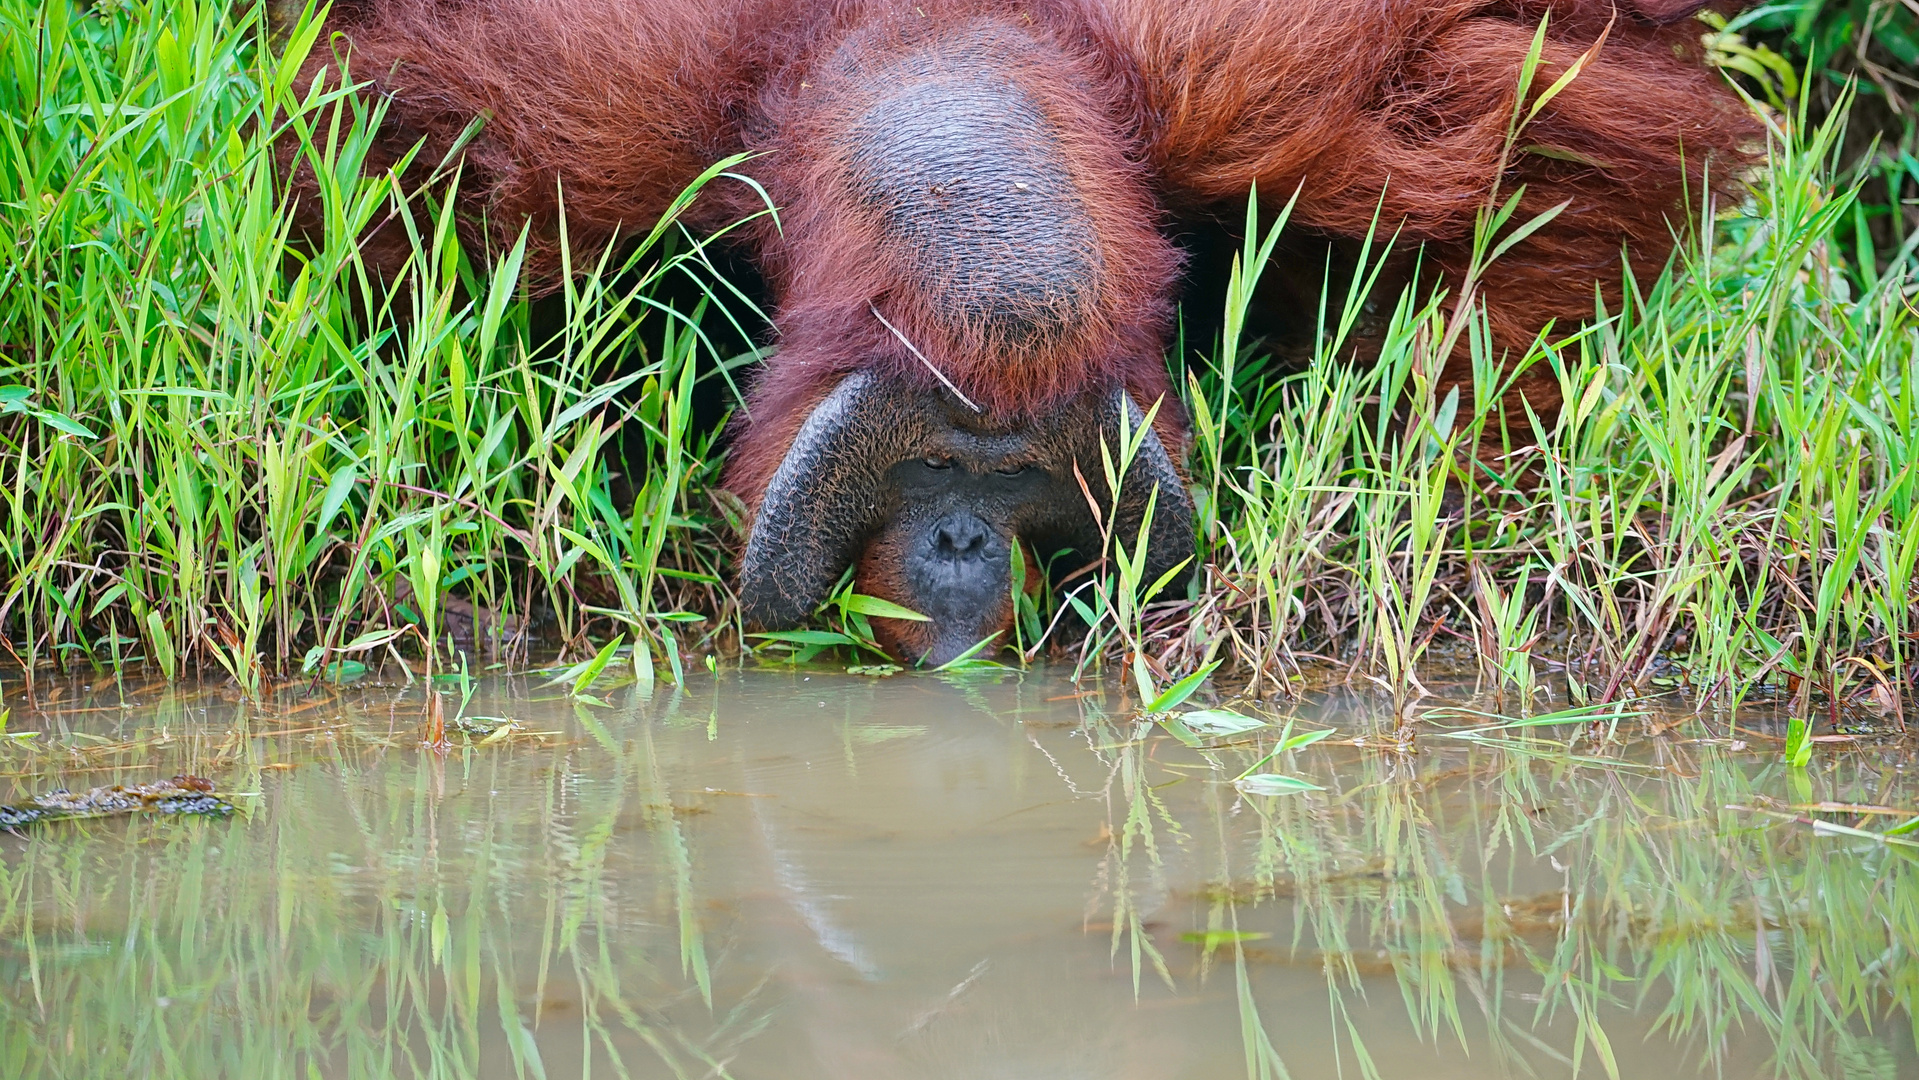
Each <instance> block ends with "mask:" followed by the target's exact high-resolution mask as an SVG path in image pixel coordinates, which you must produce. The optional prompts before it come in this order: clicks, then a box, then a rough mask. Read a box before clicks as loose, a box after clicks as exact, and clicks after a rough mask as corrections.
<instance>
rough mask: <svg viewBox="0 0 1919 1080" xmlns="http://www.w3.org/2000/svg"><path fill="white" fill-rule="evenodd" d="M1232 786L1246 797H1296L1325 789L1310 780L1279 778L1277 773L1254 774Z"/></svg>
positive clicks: (1240, 779)
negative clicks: (1246, 795)
mask: <svg viewBox="0 0 1919 1080" xmlns="http://www.w3.org/2000/svg"><path fill="white" fill-rule="evenodd" d="M1233 786H1234V787H1236V788H1238V789H1239V790H1241V791H1243V792H1245V793H1246V794H1248V795H1298V794H1299V793H1301V792H1305V791H1324V790H1326V789H1325V788H1322V787H1320V786H1319V785H1318V784H1315V783H1313V782H1312V781H1310V780H1301V779H1300V778H1299V777H1297V776H1281V775H1280V774H1279V773H1254V774H1253V775H1251V776H1242V777H1240V778H1239V779H1238V780H1235V781H1233Z"/></svg>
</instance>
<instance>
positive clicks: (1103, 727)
mask: <svg viewBox="0 0 1919 1080" xmlns="http://www.w3.org/2000/svg"><path fill="white" fill-rule="evenodd" d="M10 688H12V689H15V690H16V691H17V683H13V684H10ZM56 689H57V692H55V691H49V690H48V684H46V683H44V682H43V683H42V684H41V685H40V686H39V687H38V688H37V690H38V695H37V697H36V698H35V699H34V700H33V701H32V702H29V701H27V700H26V699H25V698H24V697H22V696H20V695H19V694H18V693H15V694H13V695H10V697H9V703H10V705H11V706H12V709H13V719H12V723H11V727H10V728H9V732H10V733H12V734H13V735H15V736H17V735H19V733H21V732H23V731H38V732H39V734H38V735H37V736H34V737H30V738H13V739H10V740H8V743H7V745H6V746H4V747H3V748H0V755H4V757H0V764H4V765H5V767H6V768H7V771H8V772H9V773H10V774H12V784H13V797H15V798H19V797H21V796H24V795H28V794H32V793H35V792H38V791H44V790H47V789H50V788H55V787H62V786H64V787H68V788H72V789H75V790H78V789H80V788H84V787H90V786H94V785H97V784H103V783H113V782H125V783H135V782H143V781H147V780H152V779H155V778H162V777H166V776H171V775H173V774H174V773H177V772H186V773H191V774H195V775H200V776H205V777H207V778H209V779H212V780H214V781H215V782H216V783H217V784H218V786H219V789H220V790H222V791H225V792H231V793H235V801H236V802H237V803H238V804H239V805H240V806H241V807H242V808H243V810H244V811H245V812H244V813H243V814H242V815H238V816H235V817H234V818H232V819H230V820H225V821H220V820H172V819H167V820H162V819H157V818H153V819H147V818H143V819H139V820H124V819H123V820H110V821H109V820H103V821H91V822H78V823H60V824H53V825H45V826H39V827H35V828H32V829H29V830H27V831H26V832H24V833H23V834H22V835H20V836H18V837H4V836H0V1010H4V1014H3V1015H0V1077H12V1076H63V1077H64V1076H116V1077H118V1076H186V1075H192V1076H246V1077H276V1076H288V1077H295V1076H297V1077H312V1076H320V1077H335V1076H337V1077H368V1076H397V1077H416V1076H417V1077H466V1076H486V1077H525V1076H548V1077H574V1076H589V1075H591V1076H607V1077H617V1076H632V1077H708V1076H712V1077H722V1076H730V1077H736V1078H740V1080H747V1078H758V1077H767V1078H772V1077H779V1078H787V1080H807V1078H814V1077H819V1078H829V1077H830V1078H874V1080H886V1078H894V1077H900V1078H906V1077H912V1078H943V1077H970V1078H989V1080H991V1078H1007V1080H1012V1078H1025V1077H1032V1078H1041V1077H1044V1078H1049V1080H1070V1078H1075V1077H1089V1078H1091V1077H1101V1078H1114V1080H1124V1078H1132V1077H1139V1078H1149V1077H1150V1078H1155V1080H1161V1078H1186V1077H1191V1078H1217V1077H1233V1076H1242V1075H1244V1076H1249V1077H1255V1078H1260V1077H1278V1076H1292V1077H1301V1078H1304V1077H1332V1076H1351V1077H1369V1076H1378V1077H1382V1078H1388V1080H1391V1078H1399V1077H1420V1078H1440V1077H1462V1078H1463V1077H1483V1076H1488V1075H1514V1076H1524V1075H1538V1076H1548V1077H1551V1076H1571V1075H1574V1074H1575V1069H1577V1073H1578V1074H1579V1075H1587V1076H1600V1077H1603V1076H1607V1075H1609V1074H1611V1075H1616V1076H1620V1077H1670V1076H1694V1075H1697V1076H1725V1077H1761V1076H1774V1075H1784V1076H1792V1077H1814V1076H1843V1077H1848V1078H1850V1077H1861V1078H1864V1077H1872V1078H1892V1077H1900V1076H1906V1077H1910V1076H1916V1075H1919V1056H1916V1055H1915V1052H1914V1045H1915V1028H1914V1022H1913V1012H1912V1009H1911V1002H1912V1000H1913V996H1914V992H1915V989H1916V987H1915V975H1914V968H1913V966H1912V965H1911V962H1910V956H1911V952H1912V949H1913V947H1914V944H1915V940H1916V938H1919V888H1915V884H1916V883H1915V881H1914V877H1915V866H1919V862H1915V858H1914V856H1915V855H1919V850H1914V849H1911V848H1907V847H1902V846H1901V845H1899V844H1896V843H1886V842H1883V841H1881V840H1878V839H1875V838H1873V837H1870V836H1862V835H1857V834H1854V833H1851V832H1847V831H1845V830H1846V829H1849V828H1855V827H1856V828H1858V829H1861V830H1866V831H1869V832H1877V831H1882V830H1885V829H1886V828H1888V827H1891V826H1897V825H1898V824H1900V823H1902V822H1904V821H1906V820H1907V819H1908V818H1909V817H1911V816H1914V815H1913V814H1907V815H1906V816H1904V817H1901V816H1897V815H1894V814H1890V813H1886V812H1884V811H1895V810H1902V809H1904V810H1910V808H1913V807H1915V806H1919V792H1915V790H1914V788H1915V785H1914V782H1913V779H1912V775H1911V772H1912V770H1911V769H1909V768H1908V767H1907V763H1906V758H1905V756H1904V755H1903V754H1901V753H1899V752H1898V751H1897V749H1896V747H1895V746H1893V745H1890V744H1888V745H1878V744H1874V743H1872V742H1871V741H1861V742H1858V743H1851V744H1827V745H1822V747H1821V750H1820V753H1819V754H1818V755H1817V756H1816V758H1815V761H1814V764H1813V766H1812V767H1811V768H1810V769H1807V770H1790V769H1786V768H1783V767H1781V766H1779V765H1777V764H1776V763H1775V759H1776V757H1777V746H1776V744H1774V743H1770V742H1767V741H1766V739H1765V732H1764V731H1762V730H1760V731H1747V732H1742V731H1738V730H1732V731H1728V730H1726V729H1725V725H1724V723H1723V722H1714V723H1707V722H1701V721H1689V722H1688V723H1686V724H1683V725H1681V726H1680V727H1678V728H1676V729H1674V730H1672V731H1670V732H1668V733H1666V734H1664V735H1662V736H1659V737H1656V738H1646V737H1636V738H1633V739H1631V740H1630V741H1627V742H1625V743H1623V744H1619V743H1612V744H1609V743H1606V742H1603V741H1601V742H1593V741H1590V740H1588V739H1584V738H1581V739H1570V738H1569V736H1571V735H1573V734H1574V733H1575V732H1574V729H1571V728H1553V729H1541V730H1536V731H1532V732H1530V734H1531V735H1534V736H1538V737H1536V738H1531V739H1519V738H1516V737H1514V736H1513V735H1512V733H1504V734H1500V733H1495V734H1494V735H1492V736H1489V737H1481V738H1478V739H1460V738H1448V737H1444V736H1442V735H1441V734H1439V733H1438V731H1437V730H1436V729H1435V730H1432V731H1429V732H1427V733H1425V734H1422V736H1421V738H1420V740H1419V742H1418V746H1417V749H1416V751H1415V752H1414V753H1411V754H1401V753H1393V752H1388V751H1383V750H1379V749H1369V748H1366V747H1363V746H1355V745H1352V742H1353V741H1354V738H1353V737H1354V736H1362V735H1365V734H1367V733H1370V732H1372V731H1373V730H1374V728H1375V726H1376V725H1377V724H1378V723H1379V718H1378V717H1377V716H1376V715H1375V714H1374V713H1372V712H1371V711H1369V709H1368V708H1367V707H1366V705H1365V703H1363V702H1356V701H1353V700H1349V699H1326V700H1320V701H1317V702H1313V703H1309V704H1307V705H1304V706H1300V707H1297V708H1288V709H1285V710H1282V711H1281V712H1280V713H1278V714H1275V715H1276V716H1277V717H1278V719H1279V720H1280V721H1281V722H1283V721H1284V719H1285V717H1287V716H1292V717H1293V718H1294V722H1295V725H1296V726H1295V733H1297V732H1298V731H1302V730H1307V729H1315V728H1320V727H1326V726H1331V727H1335V728H1338V729H1339V733H1338V734H1336V735H1334V736H1333V737H1331V738H1328V739H1326V740H1324V741H1322V742H1320V743H1318V744H1316V745H1314V746H1312V747H1310V748H1309V749H1305V750H1301V751H1297V752H1293V753H1289V754H1286V755H1282V757H1280V758H1279V759H1276V760H1275V761H1273V762H1271V763H1269V764H1268V765H1266V766H1262V771H1276V772H1280V773H1283V774H1285V775H1289V776H1295V777H1299V778H1301V779H1304V780H1307V781H1309V782H1311V783H1313V784H1317V785H1319V787H1320V788H1321V790H1316V791H1302V792H1300V793H1297V794H1290V795H1277V796H1249V795H1245V794H1242V793H1241V792H1240V791H1239V790H1238V789H1236V788H1235V787H1234V786H1233V785H1232V784H1231V783H1229V782H1228V781H1230V780H1231V779H1232V778H1233V777H1234V776H1237V775H1239V774H1240V773H1241V772H1244V771H1245V770H1246V768H1247V767H1248V766H1250V765H1252V764H1253V763H1254V762H1255V761H1256V760H1258V758H1259V757H1260V756H1261V755H1262V754H1263V753H1265V751H1266V750H1268V749H1270V748H1271V746H1272V745H1273V743H1274V741H1275V740H1276V738H1277V737H1278V735H1279V728H1278V727H1272V728H1268V729H1264V730H1261V731H1257V732H1252V733H1249V734H1247V735H1244V736H1240V737H1238V738H1237V740H1236V741H1227V742H1225V744H1224V745H1215V746H1204V745H1203V746H1198V747H1195V746H1192V745H1188V744H1187V743H1186V742H1182V741H1181V740H1179V739H1176V738H1174V737H1173V736H1172V735H1170V734H1168V733H1167V731H1166V730H1165V729H1164V728H1163V727H1160V726H1156V725H1153V724H1150V723H1146V722H1142V721H1140V720H1138V719H1137V718H1135V717H1134V716H1133V715H1131V714H1130V713H1129V712H1126V711H1121V710H1120V707H1119V703H1118V701H1117V700H1116V699H1114V698H1110V697H1109V696H1108V695H1106V694H1104V693H1102V692H1100V691H1098V690H1096V689H1094V690H1090V691H1089V690H1088V688H1087V687H1076V686H1074V685H1073V684H1071V683H1069V682H1067V681H1065V680H1064V679H1062V678H1060V677H1059V676H1058V675H1049V674H1045V673H1027V674H1018V673H1007V674H985V675H971V676H964V677H954V678H948V677H940V676H928V675H914V674H902V675H896V676H893V677H890V678H883V679H876V678H867V677H859V676H852V675H846V674H841V673H838V672H835V671H827V670H814V671H782V670H767V671H748V672H744V673H733V674H729V673H722V674H720V675H718V676H709V675H701V676H698V677H694V678H692V679H690V680H689V683H688V685H687V686H686V687H685V688H684V689H680V690H675V689H672V688H670V687H661V688H659V689H656V690H655V691H653V692H652V693H651V694H642V693H640V692H639V691H638V690H637V689H636V688H633V687H627V688H624V689H615V690H611V691H607V692H604V693H603V694H602V695H601V696H600V697H599V698H598V699H596V700H589V701H584V702H582V701H578V700H575V699H572V698H569V697H568V696H566V694H565V693H564V692H563V691H562V690H561V689H557V688H549V687H545V686H542V685H540V682H539V680H527V679H508V678H500V679H494V680H489V681H486V682H483V683H482V684H480V685H479V687H478V689H477V691H476V692H475V693H474V695H473V697H472V699H471V700H470V701H468V702H466V704H465V707H464V710H462V708H461V702H460V694H459V693H458V691H457V690H455V689H449V690H448V691H447V692H446V693H445V694H443V695H442V708H443V712H442V715H443V716H445V717H448V718H452V717H456V716H460V715H464V716H466V717H479V718H482V719H481V720H480V721H479V723H478V729H479V730H480V731H481V732H482V733H483V732H484V729H485V728H486V727H487V726H488V725H490V724H492V723H494V722H495V720H494V719H492V718H507V719H511V720H512V721H514V722H516V723H517V724H518V725H519V726H520V728H521V729H522V730H520V731H519V732H518V733H516V734H513V735H511V736H510V737H502V738H500V739H498V740H496V741H493V742H491V743H484V744H483V743H481V741H480V740H481V739H482V738H483V737H484V735H483V734H476V735H473V736H472V737H471V738H464V739H463V738H456V739H455V740H454V745H453V747H452V749H451V750H450V751H448V752H446V753H436V752H434V751H433V750H430V749H424V748H422V746H421V733H422V730H423V724H424V722H425V719H426V716H427V707H426V702H427V697H428V695H427V694H426V692H425V690H424V689H423V688H422V687H420V686H418V685H415V686H412V687H405V686H395V687H365V686H362V687H357V688H349V689H345V690H341V689H337V688H336V689H326V688H321V689H318V690H312V689H308V688H305V687H294V688H290V689H288V690H286V691H284V692H283V693H282V694H281V695H280V696H278V697H276V698H275V699H274V700H273V701H272V702H270V703H265V704H253V705H246V704H242V703H240V702H237V701H234V700H229V699H228V697H227V696H226V695H225V694H224V692H223V691H220V690H219V689H218V688H204V689H199V690H170V689H167V688H164V687H157V686H144V687H135V686H133V685H131V684H125V683H116V682H113V681H111V680H108V681H105V682H97V683H95V684H93V685H92V686H90V687H88V686H84V685H83V684H80V683H65V684H58V685H57V688H56ZM1638 727H1639V725H1637V724H1636V723H1635V724H1628V725H1624V726H1622V728H1621V731H1620V735H1621V737H1622V738H1624V737H1625V736H1626V735H1627V734H1630V732H1631V731H1632V730H1637V728H1638ZM1826 803H1834V804H1845V805H1846V806H1848V807H1851V808H1853V809H1848V810H1846V811H1844V812H1839V811H1832V810H1830V809H1827V810H1825V811H1824V812H1815V811H1813V810H1808V809H1806V808H1808V807H1818V806H1820V804H1826ZM1860 807H1866V808H1871V809H1868V810H1860V809H1858V808H1860ZM1812 821H1820V822H1825V823H1827V824H1823V825H1819V826H1814V825H1812V824H1810V822H1812ZM1833 825H1838V826H1840V828H1839V829H1834V828H1832V826H1833Z"/></svg>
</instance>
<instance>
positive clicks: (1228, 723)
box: [1179, 709, 1266, 735]
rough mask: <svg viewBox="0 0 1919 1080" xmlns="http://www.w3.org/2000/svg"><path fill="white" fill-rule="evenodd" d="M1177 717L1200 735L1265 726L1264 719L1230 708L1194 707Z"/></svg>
mask: <svg viewBox="0 0 1919 1080" xmlns="http://www.w3.org/2000/svg"><path fill="white" fill-rule="evenodd" d="M1179 719H1180V722H1181V723H1184V724H1185V725H1186V726H1187V727H1189V728H1191V729H1192V730H1193V731H1194V732H1196V733H1198V734H1200V735H1238V734H1240V733H1242V732H1247V731H1257V730H1259V729H1260V728H1263V727H1265V726H1266V721H1264V720H1257V719H1254V718H1253V717H1250V716H1243V715H1241V714H1239V713H1236V712H1234V711H1233V710H1231V709H1195V710H1194V711H1192V712H1187V713H1180V714H1179Z"/></svg>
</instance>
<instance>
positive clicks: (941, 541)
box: [933, 514, 989, 559]
mask: <svg viewBox="0 0 1919 1080" xmlns="http://www.w3.org/2000/svg"><path fill="white" fill-rule="evenodd" d="M988 539H989V534H988V532H987V528H986V523H985V522H983V521H981V520H980V519H979V518H977V517H974V516H973V515H971V514H965V515H959V514H955V515H953V516H952V517H949V518H947V519H946V520H944V521H942V522H940V523H939V525H938V527H937V529H936V531H935V534H934V539H933V550H934V552H935V553H936V554H938V555H939V557H940V558H942V559H978V558H981V557H982V556H984V555H985V554H986V542H987V540H988Z"/></svg>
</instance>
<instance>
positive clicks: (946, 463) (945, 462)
mask: <svg viewBox="0 0 1919 1080" xmlns="http://www.w3.org/2000/svg"><path fill="white" fill-rule="evenodd" d="M926 467H927V468H929V469H950V468H952V467H953V459H952V458H949V457H941V456H939V455H938V454H928V455H926Z"/></svg>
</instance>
